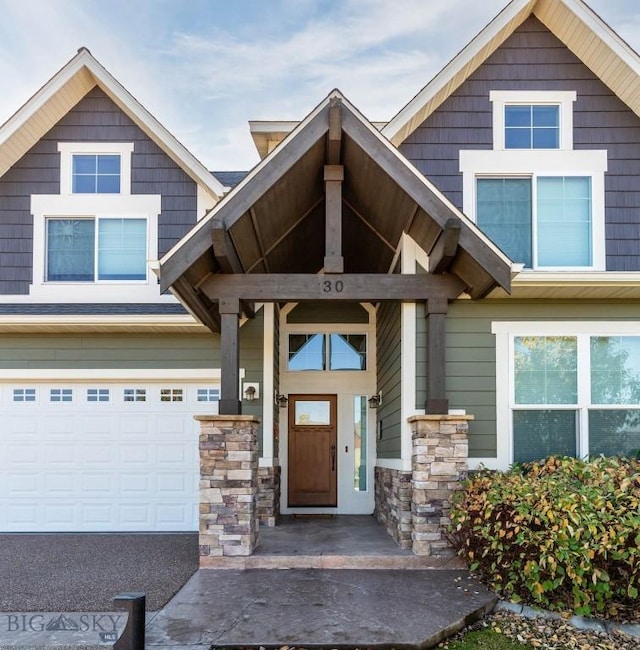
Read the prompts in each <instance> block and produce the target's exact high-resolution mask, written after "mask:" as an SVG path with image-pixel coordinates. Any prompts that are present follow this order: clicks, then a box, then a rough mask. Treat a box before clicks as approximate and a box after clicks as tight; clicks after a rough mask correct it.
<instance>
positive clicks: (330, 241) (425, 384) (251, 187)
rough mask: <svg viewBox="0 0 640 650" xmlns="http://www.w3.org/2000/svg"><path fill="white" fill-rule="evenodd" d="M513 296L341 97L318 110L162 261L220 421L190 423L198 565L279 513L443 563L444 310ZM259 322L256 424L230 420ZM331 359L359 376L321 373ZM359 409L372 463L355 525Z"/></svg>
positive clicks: (484, 256) (231, 550)
mask: <svg viewBox="0 0 640 650" xmlns="http://www.w3.org/2000/svg"><path fill="white" fill-rule="evenodd" d="M509 281H510V264H509V260H508V259H506V258H505V257H504V255H503V254H502V253H501V252H500V251H499V250H497V249H496V248H495V247H494V246H493V245H492V244H491V242H490V241H489V240H487V239H486V237H484V236H483V235H482V233H480V232H479V231H478V230H477V229H476V228H475V226H474V225H473V224H472V223H470V222H469V221H468V220H467V219H466V218H465V217H464V215H462V214H461V213H460V212H458V211H457V210H456V209H455V207H453V206H452V205H451V204H449V203H448V202H447V201H446V200H445V199H444V198H443V197H442V196H441V195H440V194H439V192H438V191H437V190H436V189H435V188H434V187H433V186H432V185H431V184H430V183H429V182H428V181H427V180H426V179H425V178H424V177H423V176H421V175H420V174H419V173H418V172H417V171H416V170H415V169H414V168H413V167H412V166H411V165H410V163H408V162H407V161H406V160H405V159H404V158H403V157H402V156H401V155H400V154H399V153H398V151H397V150H396V149H395V148H394V147H393V146H392V145H391V144H390V143H389V142H388V141H386V140H385V139H384V138H383V137H382V136H381V135H380V133H379V132H378V131H377V130H376V129H375V128H374V127H373V126H372V125H371V124H370V123H368V122H367V121H366V120H365V119H364V118H363V117H362V116H361V115H360V114H359V113H358V112H357V110H356V109H355V108H354V107H353V106H351V105H350V104H349V103H348V102H347V101H346V100H345V99H344V98H343V97H342V96H341V95H340V93H338V92H337V91H334V92H333V93H332V94H331V95H330V96H329V97H327V99H326V100H325V101H324V102H322V103H321V104H320V105H319V106H318V107H317V108H316V109H315V110H314V111H313V112H312V113H311V114H310V115H309V117H308V118H307V119H306V120H304V121H303V122H302V123H301V124H300V125H299V127H298V128H297V129H295V130H294V131H293V132H292V133H291V134H290V136H289V137H288V138H287V139H286V140H285V141H284V142H283V143H282V144H281V145H279V146H278V147H277V148H276V149H275V150H274V151H273V152H272V153H271V154H270V155H269V156H268V157H267V158H266V159H265V160H264V161H263V162H262V163H261V164H260V165H258V167H256V169H254V170H253V171H252V172H251V173H250V174H249V176H248V177H247V178H246V179H245V180H244V181H243V182H242V183H241V184H240V185H239V186H238V187H237V188H235V189H234V190H233V191H232V192H231V193H230V194H229V195H228V196H227V197H225V198H224V199H223V200H222V201H221V202H220V203H219V204H218V205H217V206H216V207H215V208H214V209H213V210H212V211H211V212H210V213H209V214H208V215H207V216H206V217H205V218H204V219H203V220H202V221H201V222H200V223H199V224H198V226H196V227H195V228H194V229H193V230H192V231H191V233H189V234H188V235H187V236H186V237H185V238H184V239H183V240H182V241H181V242H180V243H179V244H178V246H176V248H174V249H173V250H172V251H170V252H169V254H168V255H167V256H166V257H165V258H164V259H163V260H162V261H161V284H162V288H163V289H169V288H170V289H171V290H172V291H173V292H174V293H175V294H176V295H177V296H178V298H179V299H180V300H181V301H182V302H183V303H184V304H185V306H187V308H188V309H190V310H191V312H192V313H193V314H194V315H195V316H196V317H198V318H199V319H200V320H201V321H202V322H203V323H205V324H206V325H207V326H208V327H209V328H210V329H211V330H212V331H213V332H215V333H216V335H217V336H218V338H217V340H218V341H219V345H220V350H221V401H220V415H219V416H215V417H207V418H202V419H201V427H202V429H201V436H200V454H201V505H200V524H201V552H202V553H203V556H205V559H206V557H209V558H211V557H217V556H223V557H225V556H246V555H251V554H253V552H254V550H255V549H256V547H257V543H258V527H257V521H258V519H259V518H261V519H262V520H263V521H264V522H265V523H275V520H276V519H277V517H278V514H279V511H280V510H282V511H284V512H291V513H293V512H298V511H300V512H303V511H304V512H306V511H308V510H311V511H314V512H316V513H323V514H336V513H350V512H351V513H353V512H372V511H374V509H375V512H376V516H377V517H378V518H379V519H380V520H381V521H383V522H384V524H385V526H386V528H387V530H388V531H389V533H390V534H391V535H392V537H393V538H394V539H395V540H396V541H397V542H398V543H399V544H400V545H401V546H402V547H403V548H411V549H412V550H413V551H414V552H415V553H426V554H429V553H432V552H434V551H437V550H439V549H440V550H441V549H442V544H440V542H441V541H442V540H441V538H440V536H439V533H437V529H438V528H439V525H440V520H441V519H442V517H443V516H444V515H443V509H444V510H446V507H447V495H448V492H446V490H448V489H450V488H451V486H452V485H453V484H454V483H455V482H456V481H457V480H458V478H459V476H460V475H461V473H463V472H464V468H465V461H466V455H467V454H466V433H467V430H468V421H469V419H470V418H469V417H467V416H462V415H455V416H454V415H450V414H449V413H448V400H447V394H446V372H445V370H446V342H445V326H446V313H447V308H448V304H449V303H450V302H451V301H453V300H455V299H457V298H459V297H460V296H462V295H464V296H465V297H467V298H471V299H475V298H482V297H483V296H485V295H486V294H487V293H488V292H490V291H491V290H492V289H493V288H495V287H496V286H501V287H503V288H506V289H508V287H509ZM300 305H308V306H309V310H310V311H311V312H313V310H315V311H316V314H317V318H316V319H315V321H313V320H311V321H307V322H305V323H304V325H305V326H308V327H307V331H306V335H308V338H306V339H305V338H304V335H305V331H304V330H305V328H304V327H303V328H302V329H301V331H299V332H297V333H296V332H293V329H295V328H293V329H292V328H291V327H290V326H291V325H292V324H291V323H289V322H288V321H287V319H286V314H287V310H288V309H289V310H290V309H291V308H294V309H298V306H300ZM336 305H337V306H340V307H341V308H347V311H348V307H349V306H351V307H354V306H356V307H357V306H360V307H359V308H361V309H364V310H365V311H366V312H367V313H368V314H369V317H368V318H367V322H366V324H365V323H363V324H362V326H361V325H360V324H358V323H355V324H354V323H353V322H350V321H349V320H346V321H344V319H341V318H338V320H335V319H334V320H332V319H331V318H329V317H328V314H329V313H330V312H332V310H334V308H335V306H336ZM418 306H420V311H422V310H424V317H423V323H422V324H420V323H419V322H418V316H417V313H418V310H417V308H418ZM257 309H263V310H264V328H265V329H264V331H265V336H264V348H263V350H262V358H263V378H264V379H263V382H262V386H261V391H262V411H261V418H256V417H254V416H248V415H243V414H242V403H243V398H244V391H245V386H246V384H244V383H242V384H241V382H240V363H239V328H240V326H241V324H242V322H243V321H244V320H245V319H251V318H253V317H254V315H255V313H256V310H257ZM343 311H344V309H343ZM283 314H284V320H283ZM298 324H299V323H298ZM354 325H355V327H352V326H354ZM292 333H293V334H296V335H298V338H297V339H295V340H294V339H293V338H292ZM300 335H302V339H301V338H300ZM301 341H302V342H301ZM314 341H315V342H317V341H321V343H320V346H321V347H322V346H324V347H323V348H322V350H323V353H322V354H325V355H326V356H325V357H323V358H321V359H320V361H318V362H317V363H316V365H315V366H313V365H312V366H310V367H304V368H303V369H302V372H299V374H298V375H296V374H295V371H296V368H295V367H293V365H292V361H294V360H296V359H297V358H298V357H306V356H309V355H310V353H311V350H312V347H313V345H315V343H314ZM334 341H335V343H336V345H343V346H344V347H345V349H346V350H347V351H348V352H349V353H354V352H355V354H356V355H357V354H360V355H363V356H362V359H363V361H364V365H363V366H362V367H360V368H349V367H347V368H344V367H343V368H335V369H332V367H331V363H332V356H331V355H332V347H331V346H332V345H333V344H334ZM296 346H297V347H296ZM320 356H322V355H320ZM332 370H337V372H335V373H334V374H332ZM351 371H355V372H353V373H352V374H351V376H349V374H350V372H351ZM314 373H315V374H314ZM356 377H357V379H356ZM356 384H357V388H356ZM418 384H420V387H419V386H418ZM419 392H420V396H419ZM356 398H359V400H360V401H359V404H360V407H359V410H360V413H361V415H360V419H359V422H358V426H359V427H360V432H362V429H363V428H365V425H366V430H367V434H366V436H367V437H366V442H367V444H366V447H367V452H368V456H367V462H366V465H365V467H364V470H363V471H364V473H363V474H362V477H360V476H359V477H358V484H360V481H362V484H365V485H366V490H364V491H363V492H366V495H365V496H363V497H362V498H361V499H360V501H359V505H358V506H353V507H352V506H349V505H348V504H347V501H348V499H347V498H346V495H347V491H345V489H344V486H345V485H348V484H349V482H351V486H352V487H351V491H352V492H353V487H354V458H353V453H354V448H356V447H357V446H358V443H357V442H355V441H354V443H353V446H351V445H350V444H349V442H348V440H349V437H348V436H347V434H346V429H345V427H349V426H351V427H353V426H354V424H356V422H355V414H356V412H357V411H358V408H356V406H355V401H354V400H355V399H356ZM298 407H300V408H298ZM375 407H377V408H375ZM349 417H350V418H351V419H350V421H349ZM199 419H200V418H199ZM349 435H351V434H349ZM345 436H346V437H345ZM349 454H351V456H349V457H348V455H349ZM360 454H362V439H361V440H360ZM361 457H362V456H360V458H361ZM341 485H342V486H343V489H342V491H341V488H340V486H341ZM427 491H430V494H429V495H427V494H426V492H427ZM445 492H446V493H445ZM350 496H351V497H352V498H353V503H354V504H355V503H356V501H357V499H355V497H354V495H353V494H351V495H350ZM363 504H364V505H363ZM360 507H361V508H362V510H359V509H358V508H360ZM436 520H437V521H436ZM436 538H437V539H436ZM436 542H438V543H436Z"/></svg>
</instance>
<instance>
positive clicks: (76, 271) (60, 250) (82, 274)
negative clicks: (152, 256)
mask: <svg viewBox="0 0 640 650" xmlns="http://www.w3.org/2000/svg"><path fill="white" fill-rule="evenodd" d="M46 242H47V245H46V280H47V281H48V282H96V281H101V280H102V281H103V280H106V281H114V280H116V281H129V280H146V279H147V220H146V219H140V218H123V217H94V218H89V217H84V218H73V219H71V218H59V217H50V218H48V219H47V220H46Z"/></svg>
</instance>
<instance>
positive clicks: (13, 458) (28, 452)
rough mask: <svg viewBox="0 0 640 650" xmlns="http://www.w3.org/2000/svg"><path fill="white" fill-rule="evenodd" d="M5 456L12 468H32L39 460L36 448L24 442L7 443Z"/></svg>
mask: <svg viewBox="0 0 640 650" xmlns="http://www.w3.org/2000/svg"><path fill="white" fill-rule="evenodd" d="M6 454H7V460H8V461H9V463H10V466H13V467H19V466H20V465H30V466H33V465H35V464H37V463H38V461H39V460H40V454H39V450H38V448H37V447H36V446H34V445H33V444H29V443H27V442H24V441H23V442H15V443H9V444H8V445H7V446H6Z"/></svg>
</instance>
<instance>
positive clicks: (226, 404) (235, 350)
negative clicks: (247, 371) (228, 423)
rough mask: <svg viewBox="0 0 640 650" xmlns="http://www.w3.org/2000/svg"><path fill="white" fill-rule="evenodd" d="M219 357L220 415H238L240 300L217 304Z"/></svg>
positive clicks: (221, 301)
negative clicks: (220, 374)
mask: <svg viewBox="0 0 640 650" xmlns="http://www.w3.org/2000/svg"><path fill="white" fill-rule="evenodd" d="M219 311H220V356H221V359H220V361H221V364H220V365H221V367H222V377H221V381H220V384H221V385H220V389H221V390H220V414H221V415H239V414H240V413H242V403H241V401H240V341H239V338H240V336H239V334H240V300H239V299H238V298H224V299H221V300H220V302H219Z"/></svg>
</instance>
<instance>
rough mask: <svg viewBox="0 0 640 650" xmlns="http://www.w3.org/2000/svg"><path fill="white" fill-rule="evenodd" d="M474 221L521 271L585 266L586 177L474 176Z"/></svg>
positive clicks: (588, 256) (588, 249) (588, 239)
mask: <svg viewBox="0 0 640 650" xmlns="http://www.w3.org/2000/svg"><path fill="white" fill-rule="evenodd" d="M476 221H477V224H478V225H479V226H480V228H481V229H482V230H483V232H485V233H486V234H487V235H488V236H489V237H490V238H491V239H492V241H494V242H495V243H496V244H497V245H498V246H499V247H500V248H501V249H502V250H503V251H504V252H505V253H506V254H507V255H508V256H509V257H510V258H511V259H512V260H513V261H515V262H519V263H522V264H524V265H525V267H527V268H549V267H572V268H575V267H585V268H588V267H591V266H592V257H593V246H592V230H593V224H592V217H591V178H590V177H588V176H537V175H532V176H531V177H528V178H509V177H507V178H482V177H481V178H478V179H477V187H476Z"/></svg>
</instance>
